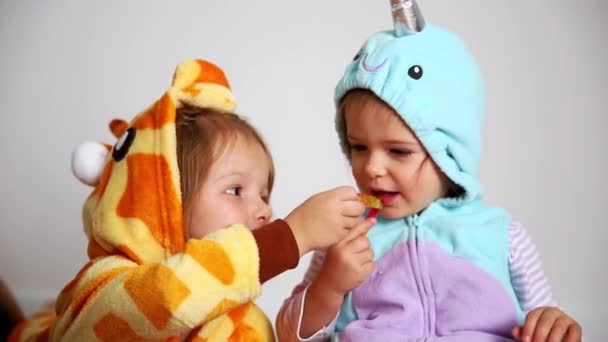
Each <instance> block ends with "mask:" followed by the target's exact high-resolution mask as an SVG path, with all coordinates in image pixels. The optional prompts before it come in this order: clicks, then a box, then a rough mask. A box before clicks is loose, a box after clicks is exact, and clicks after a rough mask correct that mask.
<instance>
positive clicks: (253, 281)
mask: <svg viewBox="0 0 608 342" xmlns="http://www.w3.org/2000/svg"><path fill="white" fill-rule="evenodd" d="M184 104H188V105H193V106H199V107H210V108H215V109H219V110H223V111H227V112H230V111H233V110H234V108H235V102H234V99H233V97H232V93H231V90H230V86H229V84H228V80H227V79H226V77H225V75H224V72H223V71H222V70H221V69H220V68H219V67H217V66H216V65H214V64H212V63H209V62H206V61H202V60H190V61H187V62H184V63H182V64H180V65H179V66H178V68H177V70H176V72H175V74H174V77H173V82H172V85H171V87H170V88H169V90H168V91H167V92H165V94H164V95H163V96H162V97H161V98H160V99H159V100H158V101H156V102H155V103H154V104H153V105H152V106H150V107H149V108H148V109H146V110H145V111H143V112H142V113H140V114H138V115H137V116H136V117H135V118H134V119H133V120H132V121H131V122H130V123H126V122H123V121H120V120H118V121H117V120H115V121H113V122H112V123H111V124H110V129H111V130H112V132H113V133H114V135H115V136H116V137H117V138H119V139H118V141H117V143H116V145H115V146H113V147H109V146H108V149H109V154H108V158H107V159H106V161H105V165H104V168H103V172H102V173H101V176H100V178H99V181H98V183H97V185H96V186H95V188H94V190H93V192H92V193H91V194H90V196H89V197H88V198H87V200H86V202H85V205H84V209H83V221H84V228H85V232H86V234H87V236H88V239H89V246H88V255H89V258H90V260H89V262H88V263H87V264H86V265H84V267H83V268H82V269H81V271H80V272H79V273H78V274H77V275H76V277H75V278H74V279H73V280H72V281H71V282H70V283H68V284H67V285H66V286H65V288H64V289H63V290H62V292H61V293H60V294H59V296H58V298H57V300H56V305H55V310H47V311H43V312H41V313H40V314H38V315H36V316H34V317H32V319H30V320H28V321H26V322H24V323H22V324H21V325H20V326H18V327H17V329H16V330H15V331H14V332H13V335H12V336H11V341H47V340H48V341H148V340H153V341H158V340H161V341H178V340H183V339H184V338H187V339H188V340H193V341H272V340H274V335H273V332H272V327H271V324H270V322H269V320H268V319H267V317H266V316H265V315H264V313H263V312H262V311H261V310H260V309H259V308H258V307H256V306H255V304H253V303H252V302H251V300H252V299H253V298H254V297H256V296H257V295H258V293H259V291H260V281H259V275H258V274H259V257H258V249H257V245H256V242H255V240H254V238H253V235H252V234H251V232H250V231H249V230H248V229H247V228H246V227H243V226H241V225H234V226H231V227H228V228H226V229H222V230H220V231H217V232H215V233H213V234H211V235H209V236H207V237H205V238H203V239H190V240H188V241H186V239H185V232H184V225H183V222H182V221H183V219H182V203H181V195H180V177H179V170H178V167H177V156H176V130H175V122H176V108H178V107H179V106H182V105H184Z"/></svg>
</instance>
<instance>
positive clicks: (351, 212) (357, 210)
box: [341, 201, 365, 218]
mask: <svg viewBox="0 0 608 342" xmlns="http://www.w3.org/2000/svg"><path fill="white" fill-rule="evenodd" d="M364 212H365V205H363V203H361V201H344V202H342V211H341V214H342V215H344V216H347V217H352V218H359V217H360V216H361V215H363V213H364Z"/></svg>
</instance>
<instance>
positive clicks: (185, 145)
mask: <svg viewBox="0 0 608 342" xmlns="http://www.w3.org/2000/svg"><path fill="white" fill-rule="evenodd" d="M176 136H177V165H178V168H179V170H180V188H181V198H182V206H183V211H184V213H183V215H184V219H185V220H186V223H187V222H188V220H189V216H190V215H189V214H190V211H191V207H192V203H193V200H194V196H195V195H196V191H197V190H198V188H199V187H200V185H201V184H203V183H204V182H205V180H206V179H207V176H208V174H209V170H210V169H211V166H212V165H213V162H215V161H216V160H217V158H219V157H220V156H221V155H222V153H224V152H225V151H226V150H227V149H229V148H230V147H231V146H232V144H234V143H235V142H236V140H237V138H245V139H247V140H249V141H250V142H252V143H258V144H259V145H260V147H261V148H262V149H263V150H264V152H265V153H266V155H267V156H268V162H269V164H270V174H269V175H268V193H269V194H270V193H271V192H272V187H273V185H274V163H273V161H272V156H271V154H270V150H269V149H268V146H267V145H266V143H265V142H264V140H263V139H262V136H261V135H260V133H259V132H258V131H257V130H256V129H255V128H254V127H253V126H252V125H251V124H249V123H248V122H247V121H246V120H245V119H243V118H242V117H241V116H239V115H237V114H234V113H226V112H222V111H219V110H215V109H210V108H199V107H193V106H184V107H181V108H178V109H177V121H176Z"/></svg>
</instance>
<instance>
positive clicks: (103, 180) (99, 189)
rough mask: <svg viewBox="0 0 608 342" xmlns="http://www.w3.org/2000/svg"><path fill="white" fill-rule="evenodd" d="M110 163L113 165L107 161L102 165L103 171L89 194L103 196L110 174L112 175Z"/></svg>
mask: <svg viewBox="0 0 608 342" xmlns="http://www.w3.org/2000/svg"><path fill="white" fill-rule="evenodd" d="M112 165H114V164H113V163H112V162H107V163H106V165H105V166H104V167H103V171H102V172H101V176H100V177H99V183H97V186H96V187H95V190H93V193H92V194H91V196H95V195H99V197H100V198H101V196H103V194H104V192H105V191H106V187H107V186H108V181H109V180H110V176H111V175H112Z"/></svg>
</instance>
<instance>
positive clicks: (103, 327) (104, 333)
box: [93, 313, 145, 342]
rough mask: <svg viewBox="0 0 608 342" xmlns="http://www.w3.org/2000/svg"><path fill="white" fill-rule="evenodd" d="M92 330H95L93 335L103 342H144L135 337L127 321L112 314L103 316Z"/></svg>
mask: <svg viewBox="0 0 608 342" xmlns="http://www.w3.org/2000/svg"><path fill="white" fill-rule="evenodd" d="M93 329H94V330H95V335H97V337H98V338H99V339H100V340H102V341H104V342H105V341H107V342H114V341H135V342H136V341H145V340H144V339H143V338H141V337H139V336H137V334H136V333H135V332H134V331H133V329H131V327H130V326H129V324H128V323H127V321H125V320H124V319H122V318H120V317H118V316H116V315H114V314H112V313H109V314H107V315H105V316H104V317H103V318H102V319H101V320H99V322H97V324H95V326H94V327H93Z"/></svg>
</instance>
